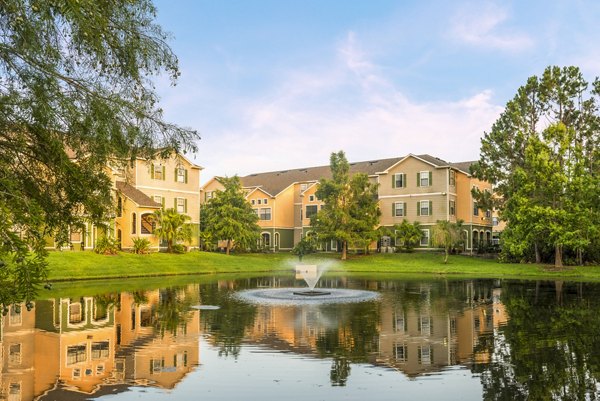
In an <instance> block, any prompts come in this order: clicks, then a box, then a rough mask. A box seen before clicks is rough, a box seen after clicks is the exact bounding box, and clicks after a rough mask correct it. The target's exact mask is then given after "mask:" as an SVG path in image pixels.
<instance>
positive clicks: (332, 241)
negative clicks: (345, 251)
mask: <svg viewBox="0 0 600 401" xmlns="http://www.w3.org/2000/svg"><path fill="white" fill-rule="evenodd" d="M330 246H331V250H332V251H337V240H334V239H332V240H331V243H330Z"/></svg>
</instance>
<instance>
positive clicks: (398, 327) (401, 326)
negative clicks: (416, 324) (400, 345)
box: [393, 311, 407, 333]
mask: <svg viewBox="0 0 600 401" xmlns="http://www.w3.org/2000/svg"><path fill="white" fill-rule="evenodd" d="M393 323H394V331H395V332H397V333H404V332H405V331H406V329H407V324H406V323H407V322H406V319H405V318H404V312H403V311H400V312H399V311H395V312H394V321H393Z"/></svg>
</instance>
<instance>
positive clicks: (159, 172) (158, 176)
mask: <svg viewBox="0 0 600 401" xmlns="http://www.w3.org/2000/svg"><path fill="white" fill-rule="evenodd" d="M150 175H151V176H152V179H154V180H164V179H165V166H161V165H160V164H153V165H152V167H151V171H150Z"/></svg>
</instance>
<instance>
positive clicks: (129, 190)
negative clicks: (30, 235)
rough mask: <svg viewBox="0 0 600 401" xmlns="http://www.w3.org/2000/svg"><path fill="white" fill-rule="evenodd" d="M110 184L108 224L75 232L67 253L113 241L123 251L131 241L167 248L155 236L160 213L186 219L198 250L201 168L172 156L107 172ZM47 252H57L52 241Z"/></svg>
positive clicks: (90, 224) (131, 244)
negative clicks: (106, 238)
mask: <svg viewBox="0 0 600 401" xmlns="http://www.w3.org/2000/svg"><path fill="white" fill-rule="evenodd" d="M106 169H107V173H108V174H109V176H110V178H111V180H112V182H113V192H114V196H115V206H116V211H115V215H114V217H113V218H112V219H111V220H109V221H107V222H106V227H108V232H107V230H106V228H104V227H99V226H96V225H94V224H92V223H86V224H85V227H84V229H83V230H73V231H72V232H71V236H70V244H67V246H66V247H67V248H71V249H75V250H80V249H93V248H94V246H95V244H96V241H97V240H98V238H100V237H102V236H104V235H112V236H114V237H116V238H117V239H118V240H119V242H120V244H121V248H122V249H125V250H127V249H130V248H131V247H132V246H133V240H134V239H135V238H146V239H148V240H149V241H150V244H151V249H153V250H155V251H157V250H159V249H160V248H161V247H165V246H166V245H165V244H162V243H161V241H160V240H159V238H158V237H156V236H155V235H154V229H155V228H156V223H155V222H154V221H153V219H152V214H153V213H154V212H156V211H157V210H159V209H161V208H164V209H169V208H173V209H175V210H176V211H177V212H178V213H182V214H186V215H187V216H189V217H190V220H189V224H191V225H192V228H193V229H192V232H193V235H192V242H191V243H190V244H185V245H186V246H190V247H192V248H194V247H197V246H198V233H199V230H200V172H201V170H202V167H200V166H198V165H196V164H194V163H193V162H192V161H190V160H189V159H187V158H186V157H185V156H183V155H180V154H173V155H172V156H171V157H169V158H167V159H155V160H146V159H137V160H135V161H134V163H133V164H128V165H127V166H126V167H121V166H119V167H115V166H107V167H106ZM47 246H48V248H57V246H58V244H56V242H55V240H54V239H53V238H48V240H47Z"/></svg>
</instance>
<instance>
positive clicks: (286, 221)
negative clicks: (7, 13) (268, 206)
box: [273, 185, 294, 229]
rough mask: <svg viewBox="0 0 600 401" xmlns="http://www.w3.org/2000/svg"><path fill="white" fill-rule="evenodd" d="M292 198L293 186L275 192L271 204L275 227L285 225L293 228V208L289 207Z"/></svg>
mask: <svg viewBox="0 0 600 401" xmlns="http://www.w3.org/2000/svg"><path fill="white" fill-rule="evenodd" d="M293 200H294V186H293V185H291V186H289V187H288V188H286V189H284V190H283V191H281V193H279V194H277V197H276V198H275V199H274V201H273V204H274V205H275V206H274V207H273V208H274V210H273V216H274V220H273V225H274V226H275V227H278V228H279V227H285V228H287V229H293V227H294V208H291V207H289V205H290V204H293Z"/></svg>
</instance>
